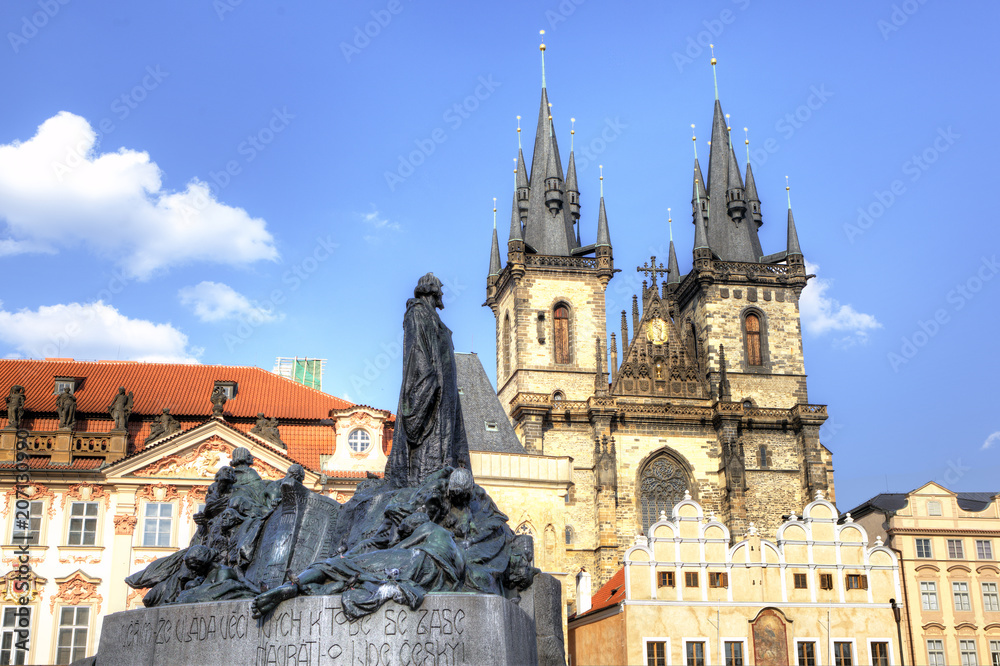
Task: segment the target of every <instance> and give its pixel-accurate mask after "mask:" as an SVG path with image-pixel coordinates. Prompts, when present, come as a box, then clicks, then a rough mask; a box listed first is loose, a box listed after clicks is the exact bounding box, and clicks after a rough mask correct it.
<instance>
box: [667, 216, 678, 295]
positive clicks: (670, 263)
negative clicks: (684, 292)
mask: <svg viewBox="0 0 1000 666" xmlns="http://www.w3.org/2000/svg"><path fill="white" fill-rule="evenodd" d="M667 226H669V227H670V255H669V256H668V257H667V271H669V273H670V274H669V275H668V276H667V284H668V285H671V284H680V282H681V269H680V268H679V267H678V266H677V252H676V250H674V221H673V219H672V218H671V217H670V209H669V208H668V209H667Z"/></svg>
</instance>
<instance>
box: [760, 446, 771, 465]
mask: <svg viewBox="0 0 1000 666" xmlns="http://www.w3.org/2000/svg"><path fill="white" fill-rule="evenodd" d="M757 463H758V464H759V465H760V468H761V469H767V468H768V467H770V466H771V454H770V452H768V450H767V445H766V444H761V445H760V448H759V449H758V450H757Z"/></svg>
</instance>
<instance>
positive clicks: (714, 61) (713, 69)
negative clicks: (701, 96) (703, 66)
mask: <svg viewBox="0 0 1000 666" xmlns="http://www.w3.org/2000/svg"><path fill="white" fill-rule="evenodd" d="M708 48H710V49H712V60H711V61H710V62H711V63H712V80H713V81H715V99H716V100H718V99H719V78H718V77H717V76H716V75H715V65H716V63H717V62H718V61H717V60H716V59H715V44H709V45H708Z"/></svg>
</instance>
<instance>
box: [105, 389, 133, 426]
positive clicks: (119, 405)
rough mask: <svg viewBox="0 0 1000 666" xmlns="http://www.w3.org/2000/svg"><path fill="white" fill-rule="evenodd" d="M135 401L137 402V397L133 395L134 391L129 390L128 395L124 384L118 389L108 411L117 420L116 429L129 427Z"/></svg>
mask: <svg viewBox="0 0 1000 666" xmlns="http://www.w3.org/2000/svg"><path fill="white" fill-rule="evenodd" d="M133 402H135V398H134V396H133V395H132V391H129V392H128V395H126V394H125V387H124V386H122V387H121V388H119V389H118V393H117V394H116V395H115V397H114V400H112V401H111V404H110V405H108V412H109V413H110V414H111V418H112V419H114V421H115V430H125V429H126V428H127V427H128V420H129V417H130V416H132V403H133Z"/></svg>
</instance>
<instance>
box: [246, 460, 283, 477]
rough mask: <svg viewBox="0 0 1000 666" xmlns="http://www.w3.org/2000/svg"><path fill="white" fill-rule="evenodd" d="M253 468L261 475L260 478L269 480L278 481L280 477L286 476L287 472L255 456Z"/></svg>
mask: <svg viewBox="0 0 1000 666" xmlns="http://www.w3.org/2000/svg"><path fill="white" fill-rule="evenodd" d="M251 467H252V468H253V470H254V471H255V472H257V474H259V475H260V478H262V479H266V480H268V481H277V480H278V479H280V478H282V477H284V476H285V473H284V472H282V471H281V470H279V469H277V468H275V467H272V466H270V465H268V464H267V463H266V462H264V461H263V460H261V459H260V458H254V461H253V464H252V465H251Z"/></svg>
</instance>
